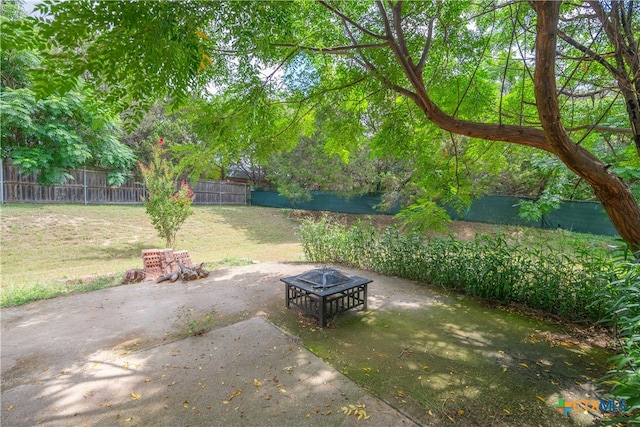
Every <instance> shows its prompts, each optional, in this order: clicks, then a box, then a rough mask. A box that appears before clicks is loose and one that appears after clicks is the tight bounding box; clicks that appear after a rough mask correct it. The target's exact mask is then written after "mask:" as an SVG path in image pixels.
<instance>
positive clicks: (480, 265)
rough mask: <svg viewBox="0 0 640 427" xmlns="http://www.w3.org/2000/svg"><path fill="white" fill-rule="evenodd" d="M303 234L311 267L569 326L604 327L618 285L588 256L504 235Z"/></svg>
mask: <svg viewBox="0 0 640 427" xmlns="http://www.w3.org/2000/svg"><path fill="white" fill-rule="evenodd" d="M299 233H300V237H301V241H302V245H303V248H304V252H305V255H306V257H307V259H308V260H309V261H311V262H317V263H335V264H342V265H346V266H351V267H357V268H362V269H366V270H370V271H375V272H378V273H382V274H385V275H390V276H398V277H403V278H407V279H411V280H415V281H418V282H423V283H428V284H431V285H432V286H441V287H443V288H446V289H452V290H455V291H459V292H463V293H466V294H468V295H474V296H479V297H482V298H486V299H489V300H492V301H497V302H499V303H503V304H509V303H518V304H522V305H525V306H527V307H530V308H532V309H536V310H543V311H544V312H547V313H550V314H554V315H558V316H562V317H563V318H566V319H571V320H579V319H584V320H590V321H594V322H595V321H597V320H599V319H600V318H601V317H602V316H603V315H604V313H605V307H604V302H603V300H602V298H600V297H599V296H598V295H599V293H600V292H601V291H602V290H603V289H608V290H609V291H610V293H614V294H615V293H616V289H615V288H614V287H612V286H611V285H610V283H612V282H613V281H614V280H615V277H616V276H615V272H614V271H613V266H612V263H611V262H610V261H608V260H603V259H601V258H599V257H598V256H594V255H592V254H591V253H590V252H589V251H576V254H575V255H572V256H571V257H569V256H567V255H564V254H558V253H556V252H554V251H552V250H544V249H539V248H533V247H530V246H524V245H518V244H514V243H510V242H508V241H507V240H506V239H505V238H504V237H503V236H500V235H497V236H486V235H480V236H478V237H477V238H476V239H475V240H472V241H459V240H455V239H453V238H430V239H425V238H422V237H421V236H420V235H418V234H415V233H402V232H401V231H400V230H399V229H398V228H396V227H389V228H386V229H384V230H382V231H378V230H376V229H375V228H374V227H373V226H371V225H368V224H363V223H358V224H355V225H353V226H351V227H346V226H344V225H342V224H339V223H335V222H331V221H330V220H329V219H328V218H324V219H321V220H318V221H313V220H307V221H304V222H303V223H302V225H301V227H300V231H299Z"/></svg>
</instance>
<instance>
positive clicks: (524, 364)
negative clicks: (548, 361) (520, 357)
mask: <svg viewBox="0 0 640 427" xmlns="http://www.w3.org/2000/svg"><path fill="white" fill-rule="evenodd" d="M520 366H522V367H523V368H527V369H529V365H527V364H526V363H521V364H520Z"/></svg>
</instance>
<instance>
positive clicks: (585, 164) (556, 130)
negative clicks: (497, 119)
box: [381, 1, 640, 252]
mask: <svg viewBox="0 0 640 427" xmlns="http://www.w3.org/2000/svg"><path fill="white" fill-rule="evenodd" d="M531 4H532V7H533V8H534V9H535V11H536V13H537V18H538V21H537V32H536V65H535V73H534V83H535V97H536V105H537V110H538V114H539V117H540V121H541V123H542V130H539V129H536V128H532V127H526V126H513V125H499V124H491V123H477V122H468V121H464V120H460V119H458V118H456V117H454V116H451V115H448V114H447V113H445V112H444V111H442V110H441V109H440V108H439V107H438V106H437V105H436V104H435V103H434V102H433V101H432V100H431V98H430V97H429V94H428V93H427V89H426V86H425V84H424V81H423V79H422V75H421V73H420V71H421V70H420V67H419V66H416V65H414V64H413V62H412V61H411V58H409V57H407V56H406V54H405V53H404V52H406V47H405V46H403V45H402V44H403V38H402V37H396V35H394V34H393V33H392V31H391V30H390V26H387V30H386V36H387V38H388V39H389V46H390V47H391V49H392V50H393V52H394V54H395V57H396V59H397V61H398V62H399V64H400V65H401V67H402V69H403V71H404V73H405V75H406V77H407V79H408V80H409V82H410V83H411V86H412V87H413V90H414V91H415V92H411V91H410V90H407V89H405V88H402V87H398V86H392V88H393V89H394V90H396V91H397V92H398V93H400V94H402V95H404V96H407V97H409V98H410V99H412V100H413V101H414V102H415V103H416V104H417V105H418V107H420V109H421V110H422V111H423V112H424V114H425V115H426V116H427V118H428V119H429V120H430V121H432V122H433V123H434V124H436V125H437V126H438V127H440V128H441V129H444V130H446V131H449V132H452V133H455V134H459V135H466V136H470V137H473V138H481V139H488V140H492V141H504V142H509V143H514V144H519V145H525V146H529V147H534V148H537V149H541V150H544V151H547V152H549V153H552V154H554V155H555V156H557V157H558V158H559V159H560V160H561V161H562V162H563V163H564V164H565V165H566V166H567V167H568V168H569V169H571V170H572V171H573V172H574V173H575V174H576V175H578V176H579V177H581V178H583V179H584V180H585V181H586V182H588V183H589V184H590V185H591V187H592V188H593V190H594V193H595V195H596V197H597V198H598V200H599V201H600V203H601V204H602V206H603V207H604V209H605V211H606V212H607V215H608V216H609V219H610V220H611V222H612V224H613V226H614V227H615V229H616V230H617V231H618V233H619V234H620V236H621V237H622V238H623V239H624V240H625V241H626V242H627V244H628V245H629V247H630V248H631V250H632V251H633V252H637V251H640V206H638V203H637V202H636V201H635V199H634V197H633V194H632V193H631V190H630V189H629V187H627V185H626V184H625V183H624V182H623V181H622V179H621V178H620V177H619V176H618V175H616V174H615V173H613V172H611V171H610V170H609V167H608V165H606V164H604V163H603V162H601V161H600V160H599V159H598V158H597V157H595V156H594V155H593V154H591V152H589V151H588V150H586V149H584V148H583V147H582V146H580V145H578V144H576V143H575V142H574V141H573V140H571V138H570V137H569V135H568V134H567V132H566V130H565V128H564V126H563V125H562V121H561V117H560V107H559V104H558V95H557V89H556V79H555V59H556V42H557V37H558V20H559V10H560V5H561V2H559V1H534V2H531ZM392 12H393V13H394V14H400V13H401V11H400V8H394V9H393V10H392ZM381 17H382V19H383V22H386V20H387V16H386V13H384V12H383V13H381ZM399 31H401V29H399V28H397V29H396V32H399Z"/></svg>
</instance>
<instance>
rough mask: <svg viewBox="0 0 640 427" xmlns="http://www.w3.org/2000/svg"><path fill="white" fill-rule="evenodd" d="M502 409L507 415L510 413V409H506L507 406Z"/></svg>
mask: <svg viewBox="0 0 640 427" xmlns="http://www.w3.org/2000/svg"><path fill="white" fill-rule="evenodd" d="M503 411H504V413H505V414H507V415H511V411H510V410H508V409H507V408H504V409H503Z"/></svg>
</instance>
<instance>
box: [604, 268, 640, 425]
mask: <svg viewBox="0 0 640 427" xmlns="http://www.w3.org/2000/svg"><path fill="white" fill-rule="evenodd" d="M618 267H619V270H620V271H619V273H618V274H619V275H620V276H621V278H620V279H618V280H615V281H613V282H611V284H610V286H609V287H608V288H607V289H606V291H604V292H601V293H600V294H599V297H600V298H601V299H602V300H603V301H604V302H605V303H604V304H605V307H606V316H605V317H604V318H603V319H602V320H601V321H602V322H604V323H606V324H608V325H611V326H613V327H614V331H615V332H616V339H617V347H618V354H617V355H616V356H614V357H612V358H611V359H610V360H609V362H610V364H611V366H612V368H611V370H610V371H609V372H608V373H607V375H606V376H605V377H603V378H602V383H603V384H604V385H607V386H610V387H611V391H610V395H611V397H612V398H614V399H625V401H626V405H627V409H628V412H629V414H632V417H633V414H635V418H634V419H635V421H630V420H629V419H628V418H627V417H620V418H618V419H614V420H613V421H614V422H625V421H626V422H630V424H638V425H640V264H638V263H637V262H635V263H634V262H630V261H625V260H622V261H620V262H619V263H618Z"/></svg>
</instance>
